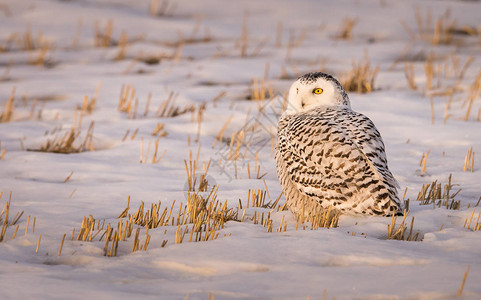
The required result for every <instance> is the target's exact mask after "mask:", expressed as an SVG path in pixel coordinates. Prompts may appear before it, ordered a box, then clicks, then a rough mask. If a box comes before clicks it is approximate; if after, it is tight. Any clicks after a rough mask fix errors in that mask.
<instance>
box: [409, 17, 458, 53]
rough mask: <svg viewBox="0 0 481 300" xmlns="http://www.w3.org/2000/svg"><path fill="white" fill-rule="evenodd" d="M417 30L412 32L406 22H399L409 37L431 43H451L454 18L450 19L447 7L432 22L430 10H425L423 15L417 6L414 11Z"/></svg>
mask: <svg viewBox="0 0 481 300" xmlns="http://www.w3.org/2000/svg"><path fill="white" fill-rule="evenodd" d="M415 16H416V24H417V32H414V30H413V29H411V28H410V27H409V26H408V25H407V24H406V22H404V21H403V22H401V23H402V25H403V26H404V28H405V29H406V31H407V32H408V33H409V35H410V36H411V38H413V39H419V40H422V41H426V42H429V43H430V44H431V45H440V44H444V45H448V44H452V43H453V41H454V39H453V33H454V32H456V31H455V28H456V20H452V19H451V13H450V10H449V9H447V10H446V11H445V12H444V14H442V15H440V16H439V17H438V19H437V20H436V21H435V23H434V24H433V18H432V15H431V11H430V10H427V11H426V13H425V15H424V16H423V14H422V12H421V11H420V9H419V8H417V9H416V11H415Z"/></svg>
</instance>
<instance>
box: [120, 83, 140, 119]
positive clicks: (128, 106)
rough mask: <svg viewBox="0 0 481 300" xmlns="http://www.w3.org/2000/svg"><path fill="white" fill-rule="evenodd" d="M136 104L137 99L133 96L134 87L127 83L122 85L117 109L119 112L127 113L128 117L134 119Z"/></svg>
mask: <svg viewBox="0 0 481 300" xmlns="http://www.w3.org/2000/svg"><path fill="white" fill-rule="evenodd" d="M134 99H135V102H134ZM137 105H138V99H137V98H135V88H134V87H133V86H131V85H129V84H128V85H126V86H124V85H122V88H121V89H120V96H119V102H118V105H117V109H118V110H119V111H120V112H123V113H127V115H128V118H129V119H135V118H136V115H137Z"/></svg>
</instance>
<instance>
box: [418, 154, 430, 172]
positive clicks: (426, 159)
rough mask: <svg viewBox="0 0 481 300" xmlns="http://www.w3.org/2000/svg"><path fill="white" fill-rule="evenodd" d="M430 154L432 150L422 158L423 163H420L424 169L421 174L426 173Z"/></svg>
mask: <svg viewBox="0 0 481 300" xmlns="http://www.w3.org/2000/svg"><path fill="white" fill-rule="evenodd" d="M429 152H431V150H428V152H426V154H424V153H423V156H422V157H421V161H420V162H419V166H420V167H422V169H421V172H423V173H426V163H427V161H428V156H429Z"/></svg>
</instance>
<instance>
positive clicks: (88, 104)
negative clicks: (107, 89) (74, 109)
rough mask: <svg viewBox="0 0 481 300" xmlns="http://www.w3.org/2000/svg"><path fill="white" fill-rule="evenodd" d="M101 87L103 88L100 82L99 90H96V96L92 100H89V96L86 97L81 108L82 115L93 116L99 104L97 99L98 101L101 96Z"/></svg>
mask: <svg viewBox="0 0 481 300" xmlns="http://www.w3.org/2000/svg"><path fill="white" fill-rule="evenodd" d="M101 86H102V82H99V83H98V84H97V89H96V90H95V94H94V96H93V97H91V98H90V99H89V97H88V96H84V100H83V102H82V106H80V107H79V108H80V111H81V112H82V114H84V115H86V114H92V112H93V111H94V109H95V104H96V103H97V99H98V96H99V91H100V87H101Z"/></svg>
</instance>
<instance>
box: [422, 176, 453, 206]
mask: <svg viewBox="0 0 481 300" xmlns="http://www.w3.org/2000/svg"><path fill="white" fill-rule="evenodd" d="M451 178H452V174H449V178H448V183H447V184H445V185H444V188H443V185H442V184H441V183H438V181H437V180H435V181H433V182H432V183H426V184H423V186H422V187H421V191H419V193H418V196H417V199H416V200H417V201H420V203H419V205H429V204H432V205H433V208H434V207H441V206H442V207H445V208H446V209H456V210H459V209H460V207H461V200H457V201H456V200H455V197H456V196H457V195H458V194H459V192H461V189H459V190H457V191H456V192H454V193H453V192H452V190H453V186H454V185H453V184H452V182H451Z"/></svg>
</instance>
